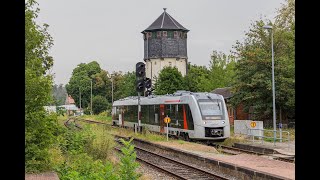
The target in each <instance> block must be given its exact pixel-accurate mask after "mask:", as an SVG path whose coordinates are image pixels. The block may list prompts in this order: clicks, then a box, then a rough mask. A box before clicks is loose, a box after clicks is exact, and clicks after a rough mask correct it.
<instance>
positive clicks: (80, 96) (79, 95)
mask: <svg viewBox="0 0 320 180" xmlns="http://www.w3.org/2000/svg"><path fill="white" fill-rule="evenodd" d="M79 94H80V95H79V99H80V100H79V101H80V115H81V90H80V87H79Z"/></svg>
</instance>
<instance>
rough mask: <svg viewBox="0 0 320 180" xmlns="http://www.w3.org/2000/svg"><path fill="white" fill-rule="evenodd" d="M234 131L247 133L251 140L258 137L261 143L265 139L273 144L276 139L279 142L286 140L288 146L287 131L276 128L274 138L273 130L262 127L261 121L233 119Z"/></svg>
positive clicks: (288, 133)
mask: <svg viewBox="0 0 320 180" xmlns="http://www.w3.org/2000/svg"><path fill="white" fill-rule="evenodd" d="M252 125H253V126H252ZM234 133H235V134H243V135H247V136H249V137H250V139H252V142H255V138H258V140H260V142H261V143H262V144H263V142H264V141H265V140H269V141H273V142H274V145H275V143H276V141H277V140H278V141H280V142H283V141H287V142H288V148H290V132H289V131H282V129H279V130H276V131H275V133H276V138H274V130H267V129H264V128H263V122H262V121H252V120H234Z"/></svg>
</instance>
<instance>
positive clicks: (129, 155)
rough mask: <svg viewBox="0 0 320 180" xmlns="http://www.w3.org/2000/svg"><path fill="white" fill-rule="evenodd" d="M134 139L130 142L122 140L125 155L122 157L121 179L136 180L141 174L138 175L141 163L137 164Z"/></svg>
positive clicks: (122, 150)
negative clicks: (137, 171) (137, 170)
mask: <svg viewBox="0 0 320 180" xmlns="http://www.w3.org/2000/svg"><path fill="white" fill-rule="evenodd" d="M132 140H133V138H131V139H130V140H129V141H125V140H123V139H120V141H121V142H122V144H123V145H124V147H122V148H121V152H122V153H123V154H122V155H121V156H120V166H119V168H120V169H119V176H120V178H121V179H130V180H136V179H138V178H139V177H140V176H141V174H139V173H136V169H137V168H138V167H139V163H137V162H136V157H137V155H136V152H135V151H134V145H132V144H131V142H132Z"/></svg>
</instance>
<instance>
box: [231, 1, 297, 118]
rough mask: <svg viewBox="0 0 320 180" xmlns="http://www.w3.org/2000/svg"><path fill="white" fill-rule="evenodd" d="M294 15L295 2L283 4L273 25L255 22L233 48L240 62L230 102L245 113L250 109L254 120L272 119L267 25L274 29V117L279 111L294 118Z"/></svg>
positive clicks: (270, 65) (269, 50)
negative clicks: (243, 106) (241, 106)
mask: <svg viewBox="0 0 320 180" xmlns="http://www.w3.org/2000/svg"><path fill="white" fill-rule="evenodd" d="M294 14H295V12H294V1H292V0H288V1H286V4H285V5H283V6H282V8H281V9H280V10H279V11H278V16H277V17H276V21H275V23H274V24H272V23H271V22H270V21H269V20H268V21H263V20H258V21H256V22H254V23H253V24H252V27H251V28H250V31H249V32H247V33H246V38H245V41H244V42H243V43H240V42H237V43H236V45H235V46H234V49H235V51H234V53H235V55H236V56H237V57H238V58H239V59H240V60H239V62H238V64H237V65H236V69H237V71H236V77H237V78H236V82H235V85H234V91H235V94H234V97H233V98H232V102H233V104H239V103H243V104H244V105H245V110H247V111H248V110H249V107H252V108H253V112H254V113H255V115H256V116H255V118H256V119H257V120H267V119H269V120H271V119H272V118H271V117H272V75H271V73H272V64H271V59H272V58H271V55H272V52H271V33H270V31H267V30H265V29H263V26H264V25H266V24H269V25H272V26H273V29H272V31H273V39H274V42H273V44H274V61H275V64H274V67H275V70H274V71H275V87H276V88H275V91H276V109H277V110H276V111H277V112H278V113H277V115H279V110H280V109H281V111H282V115H283V116H284V118H286V117H288V116H294V109H295V102H294V95H295V80H294V79H295V73H294V69H295V64H294V62H295V58H294V57H295V36H294V34H295V20H294ZM278 119H279V118H278Z"/></svg>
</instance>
